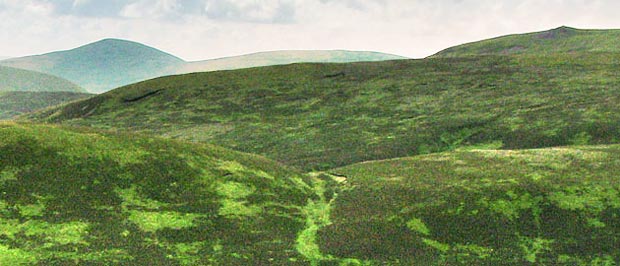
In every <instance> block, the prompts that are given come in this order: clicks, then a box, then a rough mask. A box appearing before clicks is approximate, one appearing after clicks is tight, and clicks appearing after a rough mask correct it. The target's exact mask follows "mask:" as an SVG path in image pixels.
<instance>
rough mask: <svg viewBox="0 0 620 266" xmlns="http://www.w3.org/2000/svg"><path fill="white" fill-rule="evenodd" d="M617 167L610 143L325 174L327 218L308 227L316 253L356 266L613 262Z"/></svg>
mask: <svg viewBox="0 0 620 266" xmlns="http://www.w3.org/2000/svg"><path fill="white" fill-rule="evenodd" d="M618 171H620V146H618V145H613V146H571V147H560V148H551V149H539V150H521V151H515V150H459V151H455V152H447V153H438V154H432V155H425V156H418V157H412V158H400V159H392V160H385V161H372V162H365V163H360V164H355V165H351V166H347V167H344V168H339V169H334V170H331V171H330V173H332V174H334V175H335V176H334V177H336V178H335V180H339V181H340V182H341V185H339V186H333V187H336V188H338V189H336V190H326V192H327V193H325V195H326V198H327V199H328V200H330V198H331V203H330V207H326V208H325V209H327V211H325V213H327V214H328V215H329V217H330V218H329V219H328V220H327V221H325V222H323V223H322V226H320V229H318V230H317V239H318V241H317V243H318V244H319V246H320V253H319V254H318V256H317V257H320V258H322V259H323V260H324V261H326V262H327V261H331V260H332V259H333V258H355V259H356V260H357V261H358V262H366V263H367V264H361V263H360V264H358V265H615V263H617V260H618V258H620V252H619V251H618V249H617V247H618V245H620V183H618V180H617V173H618ZM332 183H333V182H332ZM334 192H335V193H334ZM326 265H329V264H326ZM333 265H337V264H333Z"/></svg>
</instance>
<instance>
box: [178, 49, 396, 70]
mask: <svg viewBox="0 0 620 266" xmlns="http://www.w3.org/2000/svg"><path fill="white" fill-rule="evenodd" d="M398 59H406V58H405V57H402V56H397V55H390V54H384V53H377V52H362V51H273V52H262V53H255V54H248V55H242V56H233V57H226V58H220V59H213V60H205V61H197V62H188V63H187V64H186V65H185V66H183V67H181V68H180V69H179V70H177V74H185V73H192V72H205V71H214V70H230V69H241V68H249V67H261V66H273V65H286V64H291V63H300V62H306V63H347V62H366V61H368V62H369V61H386V60H398Z"/></svg>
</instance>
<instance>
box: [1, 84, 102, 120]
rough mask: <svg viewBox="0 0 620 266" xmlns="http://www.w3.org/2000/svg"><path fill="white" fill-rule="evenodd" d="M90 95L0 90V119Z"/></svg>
mask: <svg viewBox="0 0 620 266" xmlns="http://www.w3.org/2000/svg"><path fill="white" fill-rule="evenodd" d="M90 96H92V94H88V93H79V92H47V91H6V92H0V120H2V119H9V118H12V117H15V116H18V115H22V114H24V113H29V112H32V111H35V110H38V109H43V108H46V107H50V106H55V105H59V104H62V103H67V102H70V101H75V100H79V99H84V98H87V97H90Z"/></svg>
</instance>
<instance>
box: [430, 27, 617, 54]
mask: <svg viewBox="0 0 620 266" xmlns="http://www.w3.org/2000/svg"><path fill="white" fill-rule="evenodd" d="M575 52H620V30H581V29H575V28H570V27H565V26H563V27H560V28H557V29H552V30H549V31H543V32H535V33H527V34H515V35H508V36H504V37H498V38H494V39H490V40H483V41H479V42H473V43H468V44H463V45H459V46H455V47H451V48H448V49H445V50H443V51H441V52H439V53H437V54H435V55H433V56H431V57H459V56H476V55H513V54H529V55H545V54H554V53H575Z"/></svg>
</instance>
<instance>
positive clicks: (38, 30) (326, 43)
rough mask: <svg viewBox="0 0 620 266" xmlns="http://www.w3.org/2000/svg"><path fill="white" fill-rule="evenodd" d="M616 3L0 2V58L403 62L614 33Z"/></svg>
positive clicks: (359, 0) (457, 0) (362, 0)
mask: <svg viewBox="0 0 620 266" xmlns="http://www.w3.org/2000/svg"><path fill="white" fill-rule="evenodd" d="M618 10H620V1H617V0H523V1H516V0H503V1H502V0H0V56H24V55H31V54H40V53H46V52H50V51H56V50H66V49H71V48H75V47H77V46H80V45H83V44H86V43H90V42H94V41H97V40H100V39H103V38H121V39H128V40H133V41H137V42H141V43H144V44H147V45H150V46H154V47H156V48H158V49H161V50H164V51H166V52H169V53H172V54H174V55H177V56H179V57H181V58H183V59H186V60H202V59H209V58H218V57H224V56H231V55H239V54H245V53H252V52H257V51H268V50H283V49H348V50H372V51H380V52H386V53H393V54H399V55H403V56H408V57H412V58H420V57H425V56H428V55H430V54H433V53H435V52H437V51H439V50H441V49H444V48H447V47H449V46H452V45H455V44H460V43H464V42H470V41H475V40H480V39H485V38H489V37H495V36H498V35H505V34H510V33H523V32H531V31H541V30H546V29H551V28H556V27H559V26H562V25H568V26H572V27H578V28H620V19H618Z"/></svg>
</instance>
